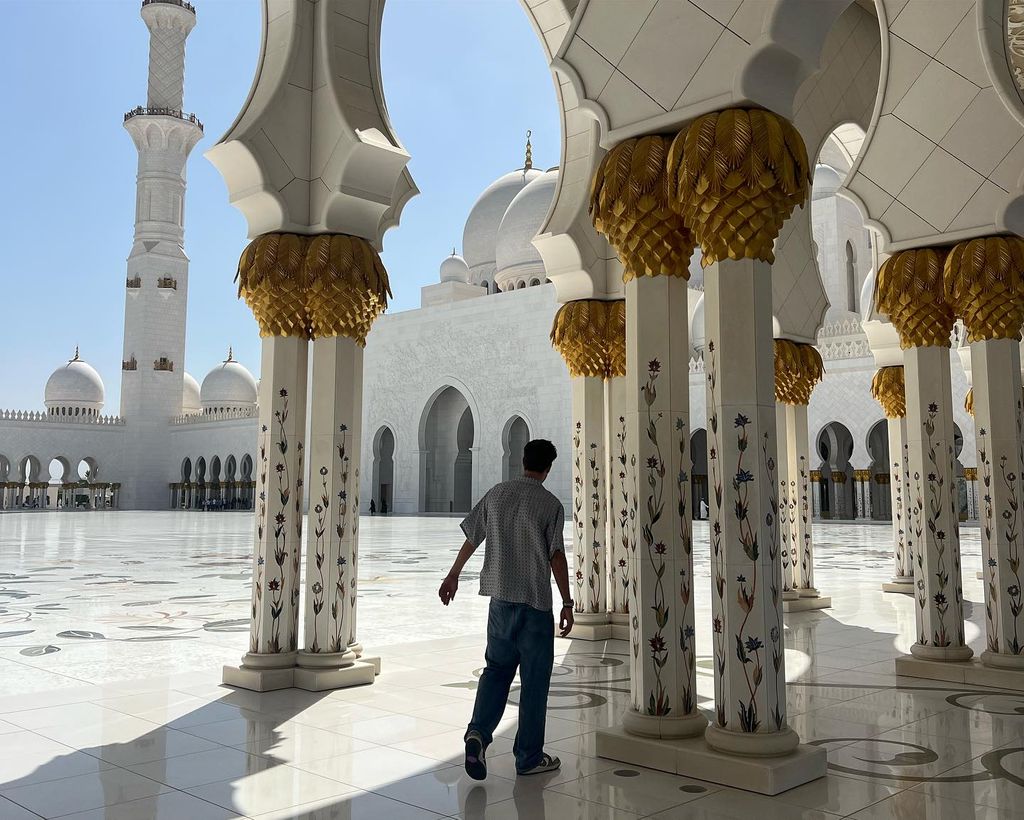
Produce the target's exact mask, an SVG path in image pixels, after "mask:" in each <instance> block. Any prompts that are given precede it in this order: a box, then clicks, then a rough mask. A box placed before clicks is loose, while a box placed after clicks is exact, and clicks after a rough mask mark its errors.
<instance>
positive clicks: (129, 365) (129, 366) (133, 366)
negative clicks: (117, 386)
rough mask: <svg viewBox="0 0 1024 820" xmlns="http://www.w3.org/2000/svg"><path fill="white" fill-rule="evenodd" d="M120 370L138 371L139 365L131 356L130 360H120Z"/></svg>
mask: <svg viewBox="0 0 1024 820" xmlns="http://www.w3.org/2000/svg"><path fill="white" fill-rule="evenodd" d="M121 369H122V370H138V369H139V363H138V362H137V361H136V360H135V357H134V356H132V357H131V358H130V359H122V360H121Z"/></svg>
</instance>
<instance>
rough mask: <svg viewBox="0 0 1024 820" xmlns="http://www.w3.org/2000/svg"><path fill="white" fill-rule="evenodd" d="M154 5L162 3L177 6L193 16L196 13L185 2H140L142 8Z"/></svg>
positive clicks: (153, 0) (162, 0)
mask: <svg viewBox="0 0 1024 820" xmlns="http://www.w3.org/2000/svg"><path fill="white" fill-rule="evenodd" d="M156 3H163V4H165V5H168V6H179V7H180V8H183V9H185V11H190V12H192V13H193V14H195V13H196V7H195V6H193V5H192V4H191V3H186V2H185V0H142V7H143V8H145V7H146V6H152V5H154V4H156Z"/></svg>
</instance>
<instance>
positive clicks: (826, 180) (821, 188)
mask: <svg viewBox="0 0 1024 820" xmlns="http://www.w3.org/2000/svg"><path fill="white" fill-rule="evenodd" d="M842 184H843V176H842V174H840V173H839V172H838V171H837V170H836V169H835V168H833V167H832V166H831V165H815V166H814V181H813V182H812V184H811V199H822V198H823V197H826V196H832V195H833V194H834V193H835V192H836V191H838V190H839V186H840V185H842Z"/></svg>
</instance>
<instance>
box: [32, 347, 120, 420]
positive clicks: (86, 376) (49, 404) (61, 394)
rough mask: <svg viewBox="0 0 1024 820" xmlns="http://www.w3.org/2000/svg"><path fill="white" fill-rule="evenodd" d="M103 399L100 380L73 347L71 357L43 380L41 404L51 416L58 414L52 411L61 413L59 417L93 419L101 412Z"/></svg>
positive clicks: (103, 394) (98, 375)
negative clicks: (82, 416) (92, 417)
mask: <svg viewBox="0 0 1024 820" xmlns="http://www.w3.org/2000/svg"><path fill="white" fill-rule="evenodd" d="M104 396H105V391H104V389H103V379H101V378H100V374H99V373H97V372H96V370H95V369H94V368H93V367H92V365H90V364H88V363H87V362H84V361H82V359H81V358H80V357H79V355H78V348H77V347H76V348H75V356H74V358H73V359H70V360H69V361H68V363H67V364H65V365H62V366H61V367H58V368H57V369H56V370H54V371H53V373H52V374H51V375H50V378H49V379H47V380H46V389H45V390H44V391H43V403H44V404H45V405H46V408H47V409H48V410H49V411H50V412H51V414H54V415H57V413H54V411H55V410H63V411H64V412H61V413H59V415H76V416H80V415H93V416H95V415H99V412H100V410H102V409H103V399H104ZM68 410H71V411H76V412H71V413H69V412H67V411H68Z"/></svg>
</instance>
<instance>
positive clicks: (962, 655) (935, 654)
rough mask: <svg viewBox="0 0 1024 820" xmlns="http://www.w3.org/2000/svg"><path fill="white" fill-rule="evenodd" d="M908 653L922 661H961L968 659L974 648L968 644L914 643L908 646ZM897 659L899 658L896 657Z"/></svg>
mask: <svg viewBox="0 0 1024 820" xmlns="http://www.w3.org/2000/svg"><path fill="white" fill-rule="evenodd" d="M910 654H911V655H913V656H914V657H915V658H918V659H920V660H923V661H938V662H939V663H961V662H963V661H969V660H970V659H971V656H972V655H974V650H973V649H971V648H970V647H969V646H925V645H924V644H920V643H915V644H913V645H912V646H911V647H910ZM897 660H900V659H899V658H897Z"/></svg>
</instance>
